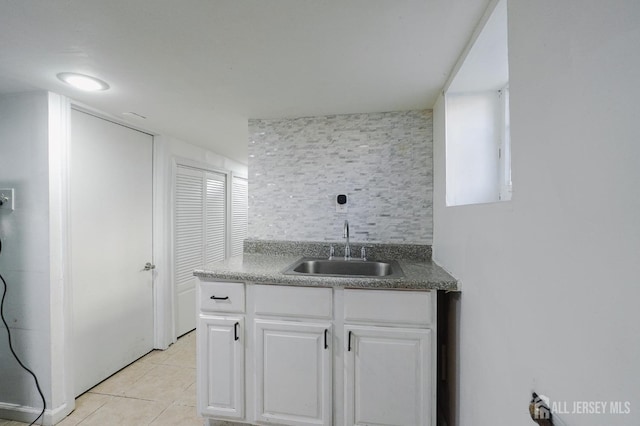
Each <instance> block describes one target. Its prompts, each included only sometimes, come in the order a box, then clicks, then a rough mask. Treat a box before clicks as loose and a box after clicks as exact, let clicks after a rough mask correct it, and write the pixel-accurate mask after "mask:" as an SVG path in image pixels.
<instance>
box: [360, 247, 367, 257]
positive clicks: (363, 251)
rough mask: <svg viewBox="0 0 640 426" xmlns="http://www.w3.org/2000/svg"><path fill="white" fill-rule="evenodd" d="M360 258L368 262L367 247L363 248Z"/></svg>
mask: <svg viewBox="0 0 640 426" xmlns="http://www.w3.org/2000/svg"><path fill="white" fill-rule="evenodd" d="M360 257H361V258H362V260H367V249H366V248H365V246H362V248H361V249H360Z"/></svg>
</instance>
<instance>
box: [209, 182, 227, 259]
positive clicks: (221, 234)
mask: <svg viewBox="0 0 640 426" xmlns="http://www.w3.org/2000/svg"><path fill="white" fill-rule="evenodd" d="M205 179H206V180H205V185H206V190H207V194H206V200H207V201H206V211H205V223H206V227H207V232H206V234H205V238H206V247H205V259H206V263H211V262H217V261H220V260H224V258H225V249H226V232H225V229H226V216H227V214H226V213H227V192H226V190H225V186H226V176H225V175H223V174H218V173H206V175H205Z"/></svg>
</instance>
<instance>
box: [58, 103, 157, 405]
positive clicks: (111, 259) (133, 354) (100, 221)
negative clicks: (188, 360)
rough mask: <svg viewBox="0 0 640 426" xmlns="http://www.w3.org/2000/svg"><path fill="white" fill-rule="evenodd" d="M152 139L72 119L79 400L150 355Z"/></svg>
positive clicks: (82, 116) (79, 115)
mask: <svg viewBox="0 0 640 426" xmlns="http://www.w3.org/2000/svg"><path fill="white" fill-rule="evenodd" d="M152 149H153V137H152V136H150V135H148V134H146V133H142V132H139V131H136V130H132V129H130V128H128V127H124V126H121V125H118V124H115V123H112V122H109V121H106V120H103V119H100V118H97V117H95V116H92V115H89V114H86V113H83V112H79V111H76V110H73V111H72V113H71V152H70V157H71V162H70V163H71V166H70V215H71V279H72V288H73V328H74V351H75V353H74V358H75V364H74V368H75V391H76V395H79V394H81V393H82V392H84V391H86V390H88V389H90V388H91V387H93V386H94V385H96V384H97V383H99V382H100V381H102V380H104V379H105V378H107V377H109V376H110V375H111V374H113V373H115V372H116V371H118V370H119V369H121V368H123V367H125V366H126V365H128V364H129V363H131V362H133V361H135V360H136V359H138V358H139V357H141V356H143V355H144V354H146V353H147V352H149V351H151V350H152V349H153V275H152V274H153V270H144V269H145V264H146V263H147V262H150V263H152V262H153V259H152Z"/></svg>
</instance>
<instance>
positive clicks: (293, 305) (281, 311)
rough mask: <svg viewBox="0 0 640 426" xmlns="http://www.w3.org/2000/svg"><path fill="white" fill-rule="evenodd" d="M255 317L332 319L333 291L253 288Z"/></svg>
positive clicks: (258, 286)
mask: <svg viewBox="0 0 640 426" xmlns="http://www.w3.org/2000/svg"><path fill="white" fill-rule="evenodd" d="M255 308H256V315H281V316H295V317H302V318H327V319H331V318H332V317H333V290H332V289H330V288H317V287H292V286H279V285H256V286H255Z"/></svg>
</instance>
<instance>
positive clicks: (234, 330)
mask: <svg viewBox="0 0 640 426" xmlns="http://www.w3.org/2000/svg"><path fill="white" fill-rule="evenodd" d="M239 327H240V323H239V322H236V323H235V324H233V340H239V339H240V336H239V334H238V328H239Z"/></svg>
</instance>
